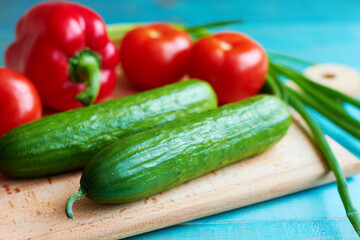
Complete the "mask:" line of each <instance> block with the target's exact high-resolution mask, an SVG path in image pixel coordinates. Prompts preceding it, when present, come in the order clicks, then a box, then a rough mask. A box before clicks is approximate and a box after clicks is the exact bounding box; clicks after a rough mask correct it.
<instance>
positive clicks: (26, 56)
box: [5, 2, 119, 110]
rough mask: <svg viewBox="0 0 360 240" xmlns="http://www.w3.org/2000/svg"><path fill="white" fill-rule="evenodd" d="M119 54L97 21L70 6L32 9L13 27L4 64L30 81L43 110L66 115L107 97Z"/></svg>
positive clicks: (79, 7)
mask: <svg viewBox="0 0 360 240" xmlns="http://www.w3.org/2000/svg"><path fill="white" fill-rule="evenodd" d="M118 61H119V53H118V50H117V49H116V47H115V45H114V43H113V42H112V41H111V40H110V39H109V37H108V34H107V32H106V26H105V23H104V21H103V19H102V18H101V17H100V16H99V15H98V14H97V13H95V12H94V11H92V10H91V9H89V8H87V7H84V6H82V5H80V4H77V3H71V2H45V3H40V4H38V5H35V6H34V7H32V8H31V9H30V10H29V11H28V12H26V13H25V14H24V15H23V16H22V17H21V18H20V20H19V22H18V23H17V26H16V40H15V42H13V43H12V44H11V45H10V46H9V47H8V48H7V50H6V53H5V65H6V66H7V67H8V68H11V69H13V70H15V71H18V72H20V73H23V74H24V75H25V76H27V77H28V78H29V79H30V80H31V81H33V82H34V84H35V85H36V87H37V89H38V90H39V93H40V96H41V98H42V101H43V103H44V104H45V105H47V106H49V107H51V108H53V109H56V110H68V109H72V108H77V107H81V105H89V104H91V103H93V102H94V101H95V100H96V102H98V101H101V100H103V99H104V98H106V97H107V96H109V95H110V94H111V93H112V91H113V90H114V88H115V85H116V74H115V67H116V65H117V64H118Z"/></svg>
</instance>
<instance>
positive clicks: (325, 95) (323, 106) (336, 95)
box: [264, 52, 360, 236]
mask: <svg viewBox="0 0 360 240" xmlns="http://www.w3.org/2000/svg"><path fill="white" fill-rule="evenodd" d="M268 55H269V58H270V59H271V60H270V61H269V73H268V76H267V81H266V85H265V88H264V89H265V91H268V92H270V93H272V94H274V95H276V96H278V97H279V98H281V99H283V100H284V101H285V102H287V103H288V104H289V105H290V106H291V107H293V108H294V109H295V110H296V111H297V112H298V113H299V114H300V115H301V116H302V118H303V119H304V120H305V122H306V124H307V125H308V127H309V129H310V131H311V133H312V135H313V139H314V142H315V143H316V145H317V146H318V148H319V150H320V152H321V153H322V155H323V156H324V158H325V160H326V162H327V164H328V166H329V168H330V169H331V171H332V172H333V173H334V175H335V179H336V182H337V188H338V192H339V195H340V198H341V200H342V203H343V205H344V208H345V212H346V215H347V217H348V219H349V221H350V222H351V224H352V226H353V228H354V229H355V231H356V233H357V234H358V236H360V216H359V212H358V210H357V209H356V207H355V205H354V203H353V201H352V199H351V194H350V190H349V187H348V184H347V182H346V178H345V176H344V174H343V172H342V170H341V168H340V165H339V163H338V161H337V159H336V157H335V156H334V153H333V152H332V150H331V148H330V146H329V144H328V142H327V141H326V139H325V133H324V132H323V130H322V129H321V127H320V126H319V124H318V123H317V122H316V121H315V120H314V119H313V118H312V116H311V115H310V114H309V112H308V110H307V107H310V108H312V109H314V110H316V111H317V112H318V113H320V114H321V115H323V116H324V117H326V118H327V119H329V120H330V121H332V122H333V123H334V124H336V125H337V126H338V127H340V128H342V129H343V130H345V131H346V132H348V133H349V134H351V135H352V136H354V137H355V138H357V139H360V122H358V121H357V120H356V119H354V118H353V117H352V116H350V115H349V114H348V113H347V112H346V111H345V109H344V107H343V103H349V104H352V105H353V106H355V107H357V108H358V109H360V102H359V101H357V100H355V99H354V98H351V97H349V96H347V95H345V94H343V93H340V92H338V91H336V90H334V89H332V88H328V87H326V86H324V85H321V84H319V83H316V82H314V81H312V80H311V79H309V78H307V77H306V76H304V75H303V74H301V73H299V72H298V71H296V70H293V69H291V68H289V67H287V66H285V65H281V64H278V63H275V61H276V62H278V61H285V62H290V63H295V64H303V65H307V66H308V65H312V64H313V63H311V62H308V61H306V60H301V59H298V58H295V57H292V56H289V55H282V54H281V53H273V52H271V53H270V54H268ZM281 77H286V78H287V79H289V80H291V81H293V82H294V83H295V84H296V85H297V86H298V87H299V88H300V89H301V90H300V91H298V90H295V89H294V88H290V87H289V86H288V85H286V84H285V83H284V82H283V81H281V80H280V79H281Z"/></svg>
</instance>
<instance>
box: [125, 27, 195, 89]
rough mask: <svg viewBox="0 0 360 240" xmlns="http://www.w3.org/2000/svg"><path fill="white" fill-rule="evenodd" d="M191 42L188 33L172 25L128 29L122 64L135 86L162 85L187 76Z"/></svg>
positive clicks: (150, 86) (145, 87)
mask: <svg viewBox="0 0 360 240" xmlns="http://www.w3.org/2000/svg"><path fill="white" fill-rule="evenodd" d="M191 45H192V39H191V36H190V35H189V34H188V33H187V32H185V31H182V30H178V29H176V28H174V27H172V26H170V25H168V24H163V23H156V24H151V25H147V26H141V27H138V28H135V29H133V30H132V31H130V32H128V33H127V34H126V35H125V36H124V38H123V40H122V41H121V46H120V59H121V66H122V69H123V71H124V74H125V76H126V78H127V79H128V80H129V81H130V82H131V83H132V84H134V85H135V86H137V87H140V88H143V89H151V88H156V87H160V86H163V85H166V84H169V83H172V82H175V81H177V80H179V79H180V78H182V77H183V76H184V75H185V72H186V64H187V60H188V56H189V53H190V51H191Z"/></svg>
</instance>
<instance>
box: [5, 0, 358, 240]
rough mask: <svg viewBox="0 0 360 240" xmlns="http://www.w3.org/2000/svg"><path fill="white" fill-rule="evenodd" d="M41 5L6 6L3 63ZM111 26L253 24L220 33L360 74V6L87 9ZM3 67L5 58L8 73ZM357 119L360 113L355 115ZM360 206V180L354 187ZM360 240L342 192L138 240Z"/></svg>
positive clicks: (347, 140) (316, 192)
mask: <svg viewBox="0 0 360 240" xmlns="http://www.w3.org/2000/svg"><path fill="white" fill-rule="evenodd" d="M37 2H40V1H29V0H18V1H12V0H0V56H3V53H4V51H5V49H6V46H7V45H8V44H9V43H10V42H11V41H12V40H13V38H14V37H13V29H14V26H15V24H16V21H17V19H18V18H19V17H20V16H21V15H22V14H23V13H24V12H25V11H26V10H27V9H28V8H29V7H30V6H32V5H33V4H35V3H37ZM79 2H81V3H83V4H86V5H87V6H89V7H91V8H93V9H94V10H96V11H97V12H99V13H100V14H101V15H102V16H103V17H104V19H105V21H106V22H107V23H116V22H137V21H138V22H143V21H172V22H180V23H187V24H200V23H206V22H209V21H215V20H223V19H238V18H243V19H245V20H246V23H245V24H242V25H236V26H232V27H225V28H220V29H221V30H232V29H234V30H239V31H243V32H245V33H247V34H249V35H250V36H252V37H253V38H254V39H256V40H257V41H259V42H260V43H261V44H262V45H263V46H264V47H265V48H266V49H271V50H276V51H282V52H286V53H289V54H293V55H297V56H300V57H303V58H306V59H310V60H314V61H318V62H338V63H343V64H347V65H349V66H351V67H354V68H356V69H357V70H360V65H359V59H360V14H359V12H360V3H359V1H357V0H318V1H312V0H303V1H302V0H296V1H280V0H274V1H268V0H259V1H226V0H222V1H216V0H211V1H210V0H208V1H205V0H198V1H193V0H185V1H180V0H156V1H148V0H146V1H143V0H133V1H115V0H110V1H97V0H90V1H79ZM1 65H3V61H2V57H1V59H0V66H1ZM349 111H350V112H352V113H353V114H354V115H355V116H356V117H357V118H359V119H360V113H359V112H357V111H355V110H354V109H352V108H349ZM312 113H313V115H314V116H315V117H316V119H317V120H318V121H319V122H320V123H321V125H322V126H323V128H324V129H325V130H326V132H327V133H328V134H329V135H330V136H331V137H333V138H335V139H336V140H338V141H339V142H340V143H341V144H343V146H345V147H346V148H347V149H348V150H350V151H351V152H352V153H354V154H355V155H356V156H357V157H358V158H360V142H359V141H358V140H356V139H354V138H353V137H351V136H349V135H348V134H346V133H344V132H343V131H342V130H340V129H339V128H337V127H336V126H334V125H333V124H332V123H330V122H329V121H327V120H326V119H324V118H323V117H321V116H320V115H319V114H316V113H315V112H312ZM349 185H350V188H351V191H352V193H353V198H354V199H355V201H356V204H357V206H360V188H359V187H358V186H359V185H360V175H356V176H355V177H353V178H351V179H349ZM195 237H196V238H198V239H356V234H355V232H354V231H353V230H352V228H351V225H350V224H349V223H348V221H347V219H346V218H345V213H344V209H343V206H342V204H341V201H340V198H339V196H338V193H337V189H336V184H329V185H326V186H324V187H319V188H315V189H312V190H307V191H303V192H301V193H296V194H292V195H289V196H286V197H282V198H278V199H275V200H271V201H267V202H264V203H259V204H255V205H252V206H249V207H244V208H240V209H236V210H233V211H229V212H226V213H221V214H217V215H213V216H210V217H206V218H202V219H198V220H195V221H191V222H189V223H184V224H181V225H178V226H173V227H169V228H165V229H162V230H158V231H154V232H151V233H146V234H142V235H139V236H136V237H133V238H131V239H193V238H195Z"/></svg>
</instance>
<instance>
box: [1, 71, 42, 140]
mask: <svg viewBox="0 0 360 240" xmlns="http://www.w3.org/2000/svg"><path fill="white" fill-rule="evenodd" d="M41 114H42V105H41V100H40V96H39V93H38V92H37V90H36V88H35V86H34V84H33V83H32V82H31V81H30V80H29V79H27V78H26V77H25V76H24V75H21V74H20V73H17V72H15V71H13V70H10V69H6V68H1V67H0V116H1V117H0V137H1V136H2V135H3V134H4V133H6V132H7V131H9V130H11V129H13V128H14V127H17V126H19V125H21V124H24V123H26V122H30V121H33V120H36V119H38V118H40V117H41Z"/></svg>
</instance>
